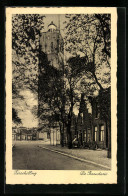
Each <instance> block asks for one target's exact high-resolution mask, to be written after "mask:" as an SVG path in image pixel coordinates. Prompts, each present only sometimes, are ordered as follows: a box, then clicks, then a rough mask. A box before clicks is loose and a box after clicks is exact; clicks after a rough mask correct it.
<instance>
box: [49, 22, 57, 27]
mask: <svg viewBox="0 0 128 196" xmlns="http://www.w3.org/2000/svg"><path fill="white" fill-rule="evenodd" d="M50 25H54V26H55V27H57V26H56V25H55V24H54V23H53V21H51V23H50V24H49V25H48V27H49V26H50Z"/></svg>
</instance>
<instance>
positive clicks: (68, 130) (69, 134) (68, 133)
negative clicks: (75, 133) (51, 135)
mask: <svg viewBox="0 0 128 196" xmlns="http://www.w3.org/2000/svg"><path fill="white" fill-rule="evenodd" d="M67 135H68V148H69V149H71V148H72V134H71V123H69V124H68V126H67Z"/></svg>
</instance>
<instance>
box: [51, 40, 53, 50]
mask: <svg viewBox="0 0 128 196" xmlns="http://www.w3.org/2000/svg"><path fill="white" fill-rule="evenodd" d="M51 50H53V42H51Z"/></svg>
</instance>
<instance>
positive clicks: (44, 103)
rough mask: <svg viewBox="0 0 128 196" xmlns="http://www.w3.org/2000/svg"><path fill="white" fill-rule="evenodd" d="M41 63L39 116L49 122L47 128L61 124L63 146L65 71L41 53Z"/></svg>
mask: <svg viewBox="0 0 128 196" xmlns="http://www.w3.org/2000/svg"><path fill="white" fill-rule="evenodd" d="M39 62H40V63H39V78H38V81H39V82H38V103H39V113H38V116H39V118H40V119H41V120H42V121H46V120H47V126H53V125H54V123H56V122H58V123H59V126H60V134H61V144H62V146H63V132H64V129H63V128H64V126H62V125H63V124H64V123H65V118H64V102H65V101H64V99H65V98H64V96H65V94H64V81H63V69H61V70H59V69H57V68H55V67H54V66H52V65H50V62H49V61H48V58H47V55H46V54H45V53H43V52H41V51H40V53H39ZM42 123H43V122H42Z"/></svg>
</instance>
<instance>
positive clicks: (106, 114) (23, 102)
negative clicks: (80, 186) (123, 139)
mask: <svg viewBox="0 0 128 196" xmlns="http://www.w3.org/2000/svg"><path fill="white" fill-rule="evenodd" d="M24 9H27V8H24ZM30 9H31V8H30ZM46 9H48V8H46ZM53 9H54V8H53ZM56 9H57V10H59V8H56ZM10 16H11V17H10V29H11V31H10V32H11V36H10V41H11V57H10V61H11V62H10V63H11V69H10V70H11V79H10V81H12V83H11V85H12V87H11V90H12V91H11V111H12V115H11V118H12V119H11V120H12V123H11V124H10V125H9V129H10V130H12V131H11V133H10V135H11V138H12V139H11V140H12V142H11V146H10V150H11V151H12V153H11V155H10V156H11V160H12V164H11V170H12V171H13V173H14V175H15V176H18V177H19V176H22V177H23V175H25V177H26V175H32V176H34V174H32V173H33V172H36V171H41V170H46V171H47V170H48V171H50V170H52V171H55V170H58V172H59V170H68V171H69V170H75V171H77V170H80V171H79V174H80V175H95V176H96V175H99V176H100V175H101V176H102V175H104V178H105V177H106V176H105V175H107V173H105V172H111V171H112V168H113V167H112V160H113V158H114V157H116V150H114V148H113V151H112V146H113V145H114V143H113V141H114V140H112V139H116V131H117V130H116V129H114V128H113V127H114V126H112V124H114V121H113V120H112V118H113V117H112V116H113V115H112V112H114V109H113V110H112V106H113V103H114V101H113V102H112V99H113V98H114V97H113V98H112V91H113V89H114V88H115V86H116V85H115V86H114V88H112V73H113V74H115V75H116V72H114V71H112V67H114V66H115V68H114V70H116V65H114V64H113V62H114V61H113V60H112V58H111V57H112V56H113V53H112V52H113V51H112V41H113V40H112V28H113V27H112V14H111V13H110V12H105V11H104V12H102V10H101V11H100V12H98V11H96V12H92V13H88V12H85V13H83V12H82V13H77V12H76V13H75V11H74V13H72V12H71V13H70V12H67V13H66V12H65V13H63V12H62V13H61V12H60V13H57V12H55V13H53V12H51V13H50V12H48V13H46V12H44V14H43V12H42V13H40V12H38V13H37V12H36V13H32V12H31V13H29V12H28V13H18V12H17V13H16V12H15V13H13V14H10ZM114 47H115V46H114ZM114 90H116V89H114ZM113 94H114V92H113ZM115 96H116V93H115ZM114 99H115V103H116V98H114ZM114 108H116V105H115V106H114ZM115 112H116V111H115ZM114 114H115V113H114ZM115 116H116V115H115ZM115 122H116V120H115ZM112 133H113V135H115V138H113V135H112ZM115 146H116V145H115ZM112 152H114V157H113V153H112ZM6 156H7V155H6ZM115 164H116V162H115ZM33 170H34V171H33ZM99 171H100V172H99ZM95 172H99V173H95ZM93 173H94V174H93ZM35 175H36V173H35ZM86 177H87V176H86ZM69 183H70V182H69Z"/></svg>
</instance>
